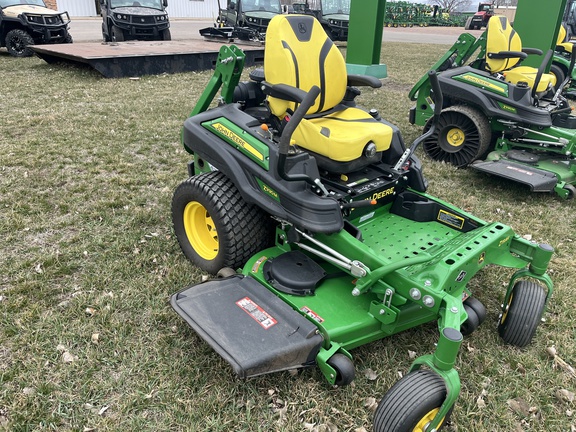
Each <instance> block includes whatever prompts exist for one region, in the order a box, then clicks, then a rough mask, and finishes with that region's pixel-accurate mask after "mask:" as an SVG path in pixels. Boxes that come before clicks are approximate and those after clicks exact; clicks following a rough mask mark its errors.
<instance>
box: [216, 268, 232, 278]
mask: <svg viewBox="0 0 576 432" xmlns="http://www.w3.org/2000/svg"><path fill="white" fill-rule="evenodd" d="M236 274H237V273H236V270H234V269H233V268H230V267H223V268H221V269H220V270H218V273H216V278H217V279H226V278H229V277H231V276H235V275H236Z"/></svg>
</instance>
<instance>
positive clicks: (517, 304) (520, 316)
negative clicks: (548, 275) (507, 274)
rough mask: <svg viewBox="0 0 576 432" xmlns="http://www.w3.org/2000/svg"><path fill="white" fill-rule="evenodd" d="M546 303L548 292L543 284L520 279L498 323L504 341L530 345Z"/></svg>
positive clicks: (516, 344) (522, 345)
mask: <svg viewBox="0 0 576 432" xmlns="http://www.w3.org/2000/svg"><path fill="white" fill-rule="evenodd" d="M545 304H546V292H545V290H544V288H543V287H542V286H540V285H539V284H537V283H535V282H531V281H520V282H518V283H516V285H514V288H512V293H510V298H509V299H508V304H507V305H506V306H505V308H504V311H503V313H502V317H501V318H500V323H499V324H498V333H499V334H500V337H502V339H503V340H504V342H506V343H508V344H511V345H515V346H517V347H520V348H522V347H525V346H526V345H528V344H529V343H530V342H531V341H532V338H533V337H534V334H535V333H536V328H537V327H538V324H540V318H541V317H542V313H543V312H544V305H545Z"/></svg>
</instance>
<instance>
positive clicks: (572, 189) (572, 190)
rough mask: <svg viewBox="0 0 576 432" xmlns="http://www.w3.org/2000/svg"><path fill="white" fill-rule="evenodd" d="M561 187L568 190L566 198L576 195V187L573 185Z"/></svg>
mask: <svg viewBox="0 0 576 432" xmlns="http://www.w3.org/2000/svg"><path fill="white" fill-rule="evenodd" d="M562 189H564V190H566V191H568V194H567V195H566V199H567V200H571V199H574V197H575V196H576V187H574V186H573V185H571V184H567V185H564V187H563V188H562Z"/></svg>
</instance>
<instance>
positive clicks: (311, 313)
mask: <svg viewBox="0 0 576 432" xmlns="http://www.w3.org/2000/svg"><path fill="white" fill-rule="evenodd" d="M300 310H301V311H302V312H304V313H305V314H306V315H308V316H309V317H310V318H312V319H313V320H314V321H316V322H318V323H320V324H322V323H323V322H324V318H322V317H321V316H320V315H318V314H317V313H316V312H314V311H313V310H312V309H310V308H309V307H308V306H303V307H302V308H300Z"/></svg>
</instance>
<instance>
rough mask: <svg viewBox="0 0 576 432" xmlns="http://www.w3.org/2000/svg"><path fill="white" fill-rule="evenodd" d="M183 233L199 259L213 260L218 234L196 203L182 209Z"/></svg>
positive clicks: (216, 251) (206, 213)
mask: <svg viewBox="0 0 576 432" xmlns="http://www.w3.org/2000/svg"><path fill="white" fill-rule="evenodd" d="M183 216H184V231H185V232H186V236H187V237H188V241H189V242H190V244H191V245H192V248H193V249H194V250H195V251H196V253H197V254H198V255H200V257H201V258H203V259H205V260H213V259H214V258H216V255H218V232H217V231H216V226H215V225H214V221H213V220H212V217H211V216H210V215H209V214H208V211H207V210H206V208H205V207H204V206H203V205H202V204H200V203H199V202H197V201H192V202H189V203H188V204H186V207H185V208H184V215H183Z"/></svg>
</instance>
